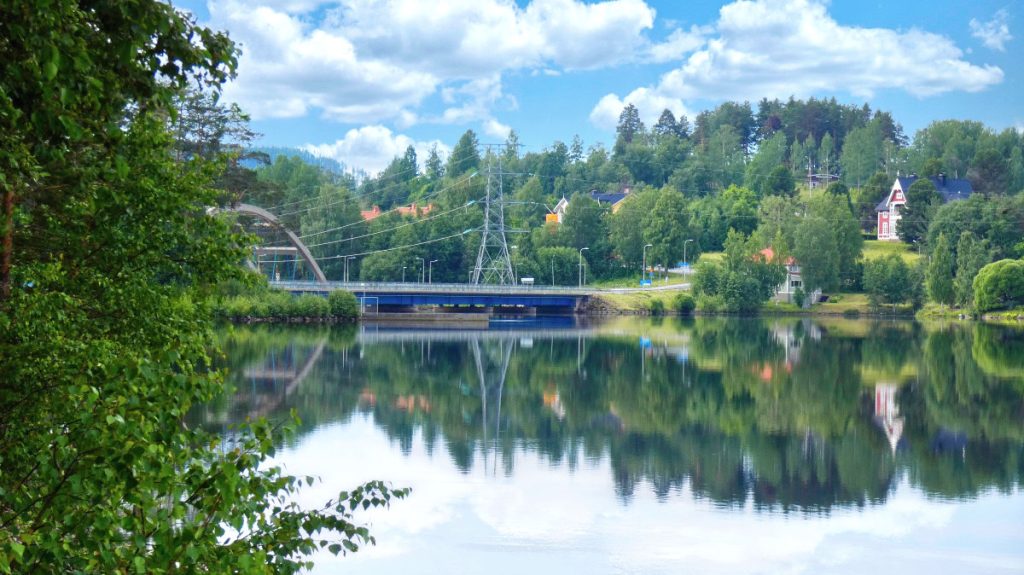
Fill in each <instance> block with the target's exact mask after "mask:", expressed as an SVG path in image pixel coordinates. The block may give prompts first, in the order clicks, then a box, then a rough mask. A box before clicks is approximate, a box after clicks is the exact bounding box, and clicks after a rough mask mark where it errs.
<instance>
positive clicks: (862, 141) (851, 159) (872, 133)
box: [839, 122, 882, 187]
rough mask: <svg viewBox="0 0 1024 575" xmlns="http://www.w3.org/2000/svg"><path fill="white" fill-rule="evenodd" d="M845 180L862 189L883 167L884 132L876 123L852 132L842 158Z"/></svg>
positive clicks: (844, 146)
mask: <svg viewBox="0 0 1024 575" xmlns="http://www.w3.org/2000/svg"><path fill="white" fill-rule="evenodd" d="M839 162H840V164H841V165H842V167H843V179H844V180H845V181H846V183H847V184H849V185H851V186H854V187H860V186H861V185H863V184H864V182H867V181H868V178H870V177H871V175H872V174H874V173H875V172H877V171H878V170H879V168H880V167H881V166H882V132H881V130H880V129H879V126H878V124H877V123H876V122H871V123H870V124H868V125H867V126H864V127H862V128H856V129H855V130H852V131H851V132H850V133H849V134H847V136H846V141H845V142H844V143H843V153H842V155H841V156H840V160H839Z"/></svg>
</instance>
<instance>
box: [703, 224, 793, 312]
mask: <svg viewBox="0 0 1024 575" xmlns="http://www.w3.org/2000/svg"><path fill="white" fill-rule="evenodd" d="M725 243H726V246H725V248H726V254H725V260H724V262H723V263H724V265H718V264H713V263H710V262H701V263H700V264H698V265H697V268H696V272H695V274H694V280H693V286H694V287H693V291H694V293H695V294H697V308H698V309H700V310H702V311H719V310H727V311H731V312H741V313H750V312H756V311H758V310H759V309H760V308H761V306H762V305H763V304H764V303H765V302H766V301H768V299H769V298H771V297H772V295H773V294H774V293H775V288H776V287H777V286H779V284H781V283H782V282H783V281H784V280H785V278H786V268H785V267H784V266H783V265H782V263H780V262H779V261H778V259H779V258H776V261H766V260H765V258H764V257H763V256H761V254H760V253H759V251H758V246H757V244H756V243H755V242H754V241H753V240H751V239H749V238H746V237H745V236H743V234H740V233H739V232H735V231H730V232H729V237H728V238H727V239H726V242H725Z"/></svg>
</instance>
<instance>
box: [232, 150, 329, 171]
mask: <svg viewBox="0 0 1024 575" xmlns="http://www.w3.org/2000/svg"><path fill="white" fill-rule="evenodd" d="M251 151H253V152H261V153H264V154H266V155H268V156H270V161H271V162H273V161H274V160H276V159H277V157H278V156H285V157H297V158H299V159H300V160H302V161H303V162H306V163H307V164H309V165H311V166H317V167H318V168H320V169H321V170H324V171H327V172H331V173H334V174H339V175H341V174H344V173H345V172H346V171H347V170H348V168H347V167H346V166H345V164H342V163H341V162H339V161H338V160H335V159H334V158H325V157H323V156H317V155H315V154H311V153H309V152H307V151H305V150H300V149H299V148H286V147H278V146H256V147H254V148H252V149H251ZM242 164H243V165H244V166H245V167H247V168H253V169H255V168H257V167H259V165H258V163H257V162H255V161H252V160H246V161H244V162H242Z"/></svg>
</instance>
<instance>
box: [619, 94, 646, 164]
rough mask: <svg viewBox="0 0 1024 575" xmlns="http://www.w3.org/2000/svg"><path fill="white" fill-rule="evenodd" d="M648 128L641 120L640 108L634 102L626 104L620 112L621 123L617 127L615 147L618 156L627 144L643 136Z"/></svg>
mask: <svg viewBox="0 0 1024 575" xmlns="http://www.w3.org/2000/svg"><path fill="white" fill-rule="evenodd" d="M645 131H646V128H645V127H644V123H643V122H642V121H641V120H640V110H637V109H636V106H634V105H633V104H632V103H629V104H626V107H625V108H623V109H622V113H621V114H619V125H618V126H616V127H615V148H614V153H615V155H616V156H618V155H621V154H622V153H623V152H625V151H626V145H627V144H630V143H632V142H633V140H635V139H637V138H642V137H643V136H644V133H645Z"/></svg>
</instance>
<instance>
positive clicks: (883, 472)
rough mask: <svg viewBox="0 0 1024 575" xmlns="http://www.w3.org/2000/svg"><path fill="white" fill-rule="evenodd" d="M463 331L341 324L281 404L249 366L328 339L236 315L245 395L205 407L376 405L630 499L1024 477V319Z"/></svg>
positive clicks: (792, 493) (769, 497)
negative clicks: (576, 473) (1019, 349)
mask: <svg viewBox="0 0 1024 575" xmlns="http://www.w3.org/2000/svg"><path fill="white" fill-rule="evenodd" d="M648 328H650V329H653V330H655V332H656V333H655V334H654V335H644V336H643V337H641V334H643V333H644V330H645V329H648ZM303 334H304V335H303ZM435 335H436V334H435ZM318 337H319V338H320V339H317V338H318ZM459 337H460V341H445V340H444V339H438V338H436V337H434V338H432V339H431V340H429V341H423V340H421V341H416V340H415V339H409V340H402V339H400V338H399V339H398V340H396V341H389V342H386V343H367V344H360V343H358V341H357V338H355V337H353V334H351V333H348V334H344V335H343V334H335V333H333V332H327V340H326V344H324V345H323V349H322V350H321V352H320V356H319V359H318V360H317V362H316V365H315V366H313V367H312V368H311V370H310V373H309V375H308V377H306V379H305V380H304V381H303V382H302V384H301V385H299V386H298V387H296V388H294V389H292V390H290V391H289V393H287V394H285V395H284V396H283V399H280V398H278V399H275V400H268V399H266V398H255V399H254V398H253V397H251V395H252V394H253V393H255V394H257V395H259V394H273V393H277V394H281V388H280V387H273V386H270V387H266V388H257V389H252V388H248V389H247V388H246V387H245V386H244V385H243V382H242V381H240V380H239V374H245V373H246V370H247V369H248V370H249V371H248V373H250V374H252V373H254V372H253V368H254V366H256V367H259V366H260V365H264V364H265V363H266V362H267V361H268V358H270V357H272V355H273V353H278V354H280V353H282V350H284V349H291V350H292V351H290V352H288V353H290V356H291V357H293V358H295V359H296V361H299V358H303V357H305V358H308V357H311V355H310V354H311V353H313V352H314V351H315V350H316V349H317V345H319V344H318V343H317V342H319V341H322V340H323V338H324V334H323V333H320V332H315V333H313V334H312V335H311V334H309V333H305V332H300V331H296V330H269V329H255V330H247V329H238V330H236V334H235V335H234V336H232V337H231V338H229V339H228V341H227V343H228V344H229V345H228V347H229V348H230V349H229V357H230V363H231V365H233V366H237V367H236V368H235V369H234V370H233V373H234V374H235V382H236V385H237V388H238V393H237V394H236V396H235V399H234V400H233V402H234V403H235V404H237V403H241V404H243V408H242V409H237V408H236V409H232V408H231V407H230V405H231V404H223V405H214V406H210V407H208V412H207V413H206V414H205V419H206V421H208V422H213V421H216V420H217V418H221V419H225V418H231V417H237V416H238V414H240V413H243V412H245V409H250V410H251V409H252V406H253V405H273V404H274V401H277V402H278V403H280V408H279V409H280V410H287V409H290V408H295V409H297V410H298V412H299V415H300V416H301V417H302V419H303V426H304V428H305V429H311V428H313V427H315V426H316V425H318V424H321V423H327V422H332V421H339V420H340V421H345V420H347V419H349V418H351V417H354V416H361V415H365V414H371V413H372V415H373V418H374V421H375V422H376V424H377V425H379V426H380V427H381V428H382V429H383V430H384V432H385V433H386V434H387V436H388V437H389V438H390V439H391V440H392V441H393V442H394V443H395V444H396V446H397V447H399V448H400V449H401V450H402V451H403V452H405V453H408V452H409V451H410V450H411V449H412V446H413V443H414V438H415V437H416V436H417V434H419V435H420V436H421V437H422V440H423V442H424V444H425V445H426V448H427V450H428V451H429V452H430V453H434V452H435V451H436V449H437V447H438V446H443V449H444V450H445V451H446V452H447V454H448V457H450V458H451V460H452V461H453V462H454V463H455V465H456V466H457V467H458V468H459V469H460V470H462V471H463V472H467V473H468V472H470V471H472V470H473V469H474V466H481V467H482V468H483V469H484V471H485V472H486V473H504V474H506V475H510V474H512V473H513V471H514V465H515V457H516V454H517V453H519V452H521V451H524V450H528V451H532V452H536V453H537V454H539V455H540V456H541V457H542V458H543V459H545V460H547V461H550V462H551V463H552V464H564V465H566V466H567V467H569V468H570V469H572V468H575V466H577V465H578V464H579V463H580V462H581V461H582V460H585V459H597V458H602V457H608V458H609V460H610V462H611V466H612V470H613V476H614V480H615V486H616V491H617V493H618V494H619V496H620V497H621V498H622V499H623V500H629V499H630V498H631V497H632V496H633V494H634V493H636V492H637V490H638V489H651V490H653V491H654V493H655V494H656V495H657V496H658V497H661V498H664V497H668V496H669V494H671V493H674V492H678V491H680V490H682V489H683V488H684V486H686V487H688V488H689V489H690V490H691V491H692V493H693V494H694V496H696V497H700V498H707V499H709V500H711V501H713V502H714V503H715V504H718V505H745V504H746V503H748V502H750V503H752V504H753V505H754V506H755V508H758V509H765V508H771V509H782V510H787V511H788V510H800V511H804V512H827V511H828V510H829V509H830V508H831V507H832V506H835V505H840V506H862V505H867V504H872V503H878V502H881V501H884V500H885V498H886V496H887V494H888V493H889V491H890V490H891V489H892V487H893V485H894V484H895V483H896V482H897V480H898V478H899V477H901V475H902V474H903V473H906V474H907V476H908V477H909V479H910V481H911V482H912V483H913V484H914V485H917V486H919V487H921V488H923V489H925V490H926V491H927V492H928V493H931V494H935V495H940V496H947V497H969V496H972V495H974V494H976V493H978V492H979V491H981V490H984V489H989V488H996V489H1000V490H1008V489H1011V488H1013V487H1014V486H1017V485H1019V484H1020V480H1021V479H1020V478H1021V477H1022V473H1024V468H1022V465H1024V457H1022V455H1024V453H1022V443H1024V433H1022V425H1024V424H1022V420H1024V419H1022V414H1024V403H1022V396H1024V393H1022V390H1024V386H1022V379H1021V377H1014V373H1015V371H1014V370H1016V369H1017V366H1016V364H1015V363H1014V362H1019V361H1020V360H1019V356H1017V355H1015V354H1005V353H1000V352H999V351H998V349H996V346H997V345H1002V344H1005V343H1006V342H1009V344H1010V345H1019V342H1020V341H1021V340H1020V339H1019V337H1020V334H1019V333H1011V334H1007V333H1004V330H1001V329H998V328H991V327H989V326H967V327H957V328H950V329H934V330H925V329H922V328H921V327H920V326H919V325H917V324H909V323H906V324H900V323H892V322H889V323H878V324H867V323H864V322H861V323H842V322H832V323H829V322H823V323H821V324H820V325H819V324H815V323H811V322H809V321H807V320H768V321H756V320H730V319H721V318H710V319H698V320H696V321H694V322H692V323H687V324H679V325H672V324H671V322H666V323H665V324H662V325H660V326H654V327H651V326H650V325H649V324H638V326H637V331H636V333H629V332H628V331H625V332H624V331H621V330H616V331H614V332H613V333H610V334H609V335H601V336H597V337H594V336H593V335H592V334H587V333H582V332H580V333H577V334H575V335H573V333H572V332H565V333H562V332H560V333H558V334H557V335H553V334H550V333H548V334H545V332H536V333H529V334H524V333H510V332H504V333H502V334H496V333H494V332H481V337H480V338H478V339H473V338H468V337H466V336H465V334H462V335H460V336H459ZM993 342H995V343H993ZM979 357H980V358H982V359H979ZM261 362H262V363H261ZM502 374H504V376H502ZM865 374H868V375H865ZM871 374H882V375H871ZM890 376H891V378H892V379H891V380H889V379H888V378H889V377H890ZM866 377H868V378H869V379H865V378H866ZM872 377H885V378H887V379H886V380H885V381H880V380H872V379H870V378H872ZM876 385H883V386H889V387H886V389H888V390H893V389H895V390H896V391H895V406H896V407H897V408H898V415H899V417H900V418H901V421H900V424H901V426H900V428H899V429H900V430H901V435H900V436H899V437H891V438H887V437H886V435H885V433H884V432H883V431H882V429H881V427H880V423H879V422H880V421H881V417H880V415H879V414H878V413H876V411H877V409H878V407H877V405H876V403H877V398H876V395H875V388H876ZM892 386H896V387H892ZM285 389H287V386H285ZM247 393H248V394H250V396H249V397H247V396H246V394H247ZM887 397H889V398H890V399H892V392H889V395H888V396H887ZM888 415H890V416H892V414H888ZM903 420H905V421H906V427H905V429H904V428H903V427H902V421H903ZM890 440H891V441H892V442H893V445H895V446H897V447H898V448H893V447H890ZM894 449H895V453H894Z"/></svg>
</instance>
